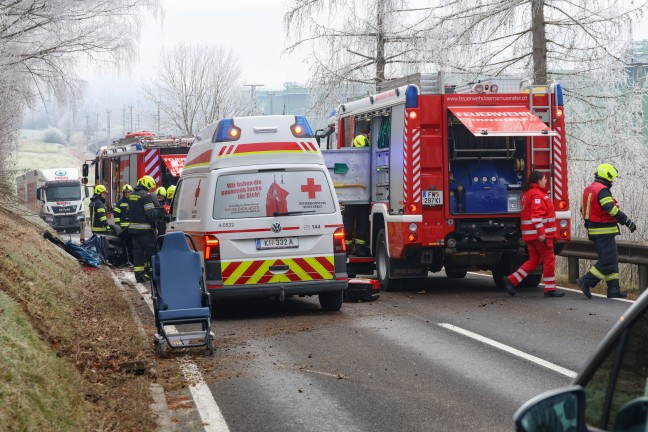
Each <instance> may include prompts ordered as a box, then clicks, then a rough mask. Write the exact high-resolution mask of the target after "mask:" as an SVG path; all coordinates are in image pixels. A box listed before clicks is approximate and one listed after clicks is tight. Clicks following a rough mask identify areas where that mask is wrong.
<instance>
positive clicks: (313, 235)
mask: <svg viewBox="0 0 648 432" xmlns="http://www.w3.org/2000/svg"><path fill="white" fill-rule="evenodd" d="M167 230H168V231H183V232H185V233H187V234H191V235H192V237H193V239H194V241H195V243H196V247H197V248H198V250H199V252H201V253H202V256H203V260H204V269H205V283H206V285H207V288H208V290H209V292H210V293H211V297H212V299H214V300H218V299H225V298H246V297H274V298H277V299H279V300H283V299H284V298H286V297H289V296H294V295H299V296H304V295H318V296H319V302H320V306H321V307H322V309H323V310H327V311H337V310H339V309H340V307H341V306H342V299H343V291H344V290H345V289H346V287H347V282H348V276H347V273H346V247H345V243H344V228H343V225H342V216H341V213H340V205H339V203H338V200H337V197H336V194H335V189H334V188H333V182H332V180H331V176H330V175H329V172H328V169H327V167H326V165H325V163H324V159H323V157H322V153H321V152H320V149H319V146H318V145H317V142H316V141H315V139H314V138H313V133H312V131H311V128H310V126H309V124H308V122H307V121H306V118H305V117H303V116H288V115H282V116H258V117H235V118H226V119H222V120H219V121H218V122H216V123H212V124H210V125H209V126H207V127H205V128H204V129H203V130H202V131H201V132H200V133H199V134H198V136H197V137H196V140H195V142H194V144H193V145H192V146H191V149H190V150H189V153H188V154H187V158H186V161H185V166H184V170H183V172H182V176H181V178H180V181H179V182H178V185H177V189H176V192H175V196H174V200H173V204H172V207H171V214H170V222H169V223H168V225H167Z"/></svg>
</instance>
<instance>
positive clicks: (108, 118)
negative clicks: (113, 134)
mask: <svg viewBox="0 0 648 432" xmlns="http://www.w3.org/2000/svg"><path fill="white" fill-rule="evenodd" d="M106 137H107V138H108V142H109V143H110V110H109V109H106Z"/></svg>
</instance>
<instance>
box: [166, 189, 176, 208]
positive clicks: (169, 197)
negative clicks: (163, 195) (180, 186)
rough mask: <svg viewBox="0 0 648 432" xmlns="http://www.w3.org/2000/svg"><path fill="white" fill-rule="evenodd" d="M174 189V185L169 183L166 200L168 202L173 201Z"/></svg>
mask: <svg viewBox="0 0 648 432" xmlns="http://www.w3.org/2000/svg"><path fill="white" fill-rule="evenodd" d="M175 190H176V187H175V185H171V186H169V187H168V188H167V201H168V202H169V204H171V201H173V196H174V195H175Z"/></svg>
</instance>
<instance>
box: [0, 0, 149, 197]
mask: <svg viewBox="0 0 648 432" xmlns="http://www.w3.org/2000/svg"><path fill="white" fill-rule="evenodd" d="M159 4H160V0H84V1H69V0H13V1H3V2H0V71H1V72H0V96H1V97H2V100H3V106H2V108H1V109H0V137H2V138H1V139H0V154H2V156H1V157H0V163H1V164H2V166H0V181H7V180H8V177H9V176H10V174H11V173H9V172H8V171H7V168H6V164H7V163H8V161H9V160H8V158H7V155H8V154H9V150H10V145H11V144H13V139H12V137H14V136H15V134H16V132H17V131H18V127H19V124H20V118H21V117H22V113H23V112H24V108H25V106H26V104H29V103H31V102H32V101H33V100H34V99H35V98H38V97H39V98H41V99H42V100H49V99H52V98H53V99H55V100H57V101H58V102H59V103H74V101H75V100H76V98H77V97H78V96H80V95H81V92H82V90H83V83H82V82H81V81H79V80H77V79H76V75H75V73H74V72H75V66H76V65H77V64H78V62H79V61H81V60H83V59H84V57H85V59H87V60H89V61H103V62H106V63H107V64H108V63H110V64H120V63H123V62H125V61H126V60H127V59H129V58H132V56H133V55H134V54H135V48H136V44H137V41H138V36H139V28H140V26H139V12H141V11H142V10H143V9H148V10H151V11H153V12H154V13H157V12H158V11H159ZM5 184H6V183H5ZM0 190H2V191H7V190H8V188H6V187H5V188H0Z"/></svg>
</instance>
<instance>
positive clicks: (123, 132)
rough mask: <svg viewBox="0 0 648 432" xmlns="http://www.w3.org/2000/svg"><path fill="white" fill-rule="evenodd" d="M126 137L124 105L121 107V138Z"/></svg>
mask: <svg viewBox="0 0 648 432" xmlns="http://www.w3.org/2000/svg"><path fill="white" fill-rule="evenodd" d="M124 136H126V105H124V106H123V107H122V137H124Z"/></svg>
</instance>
